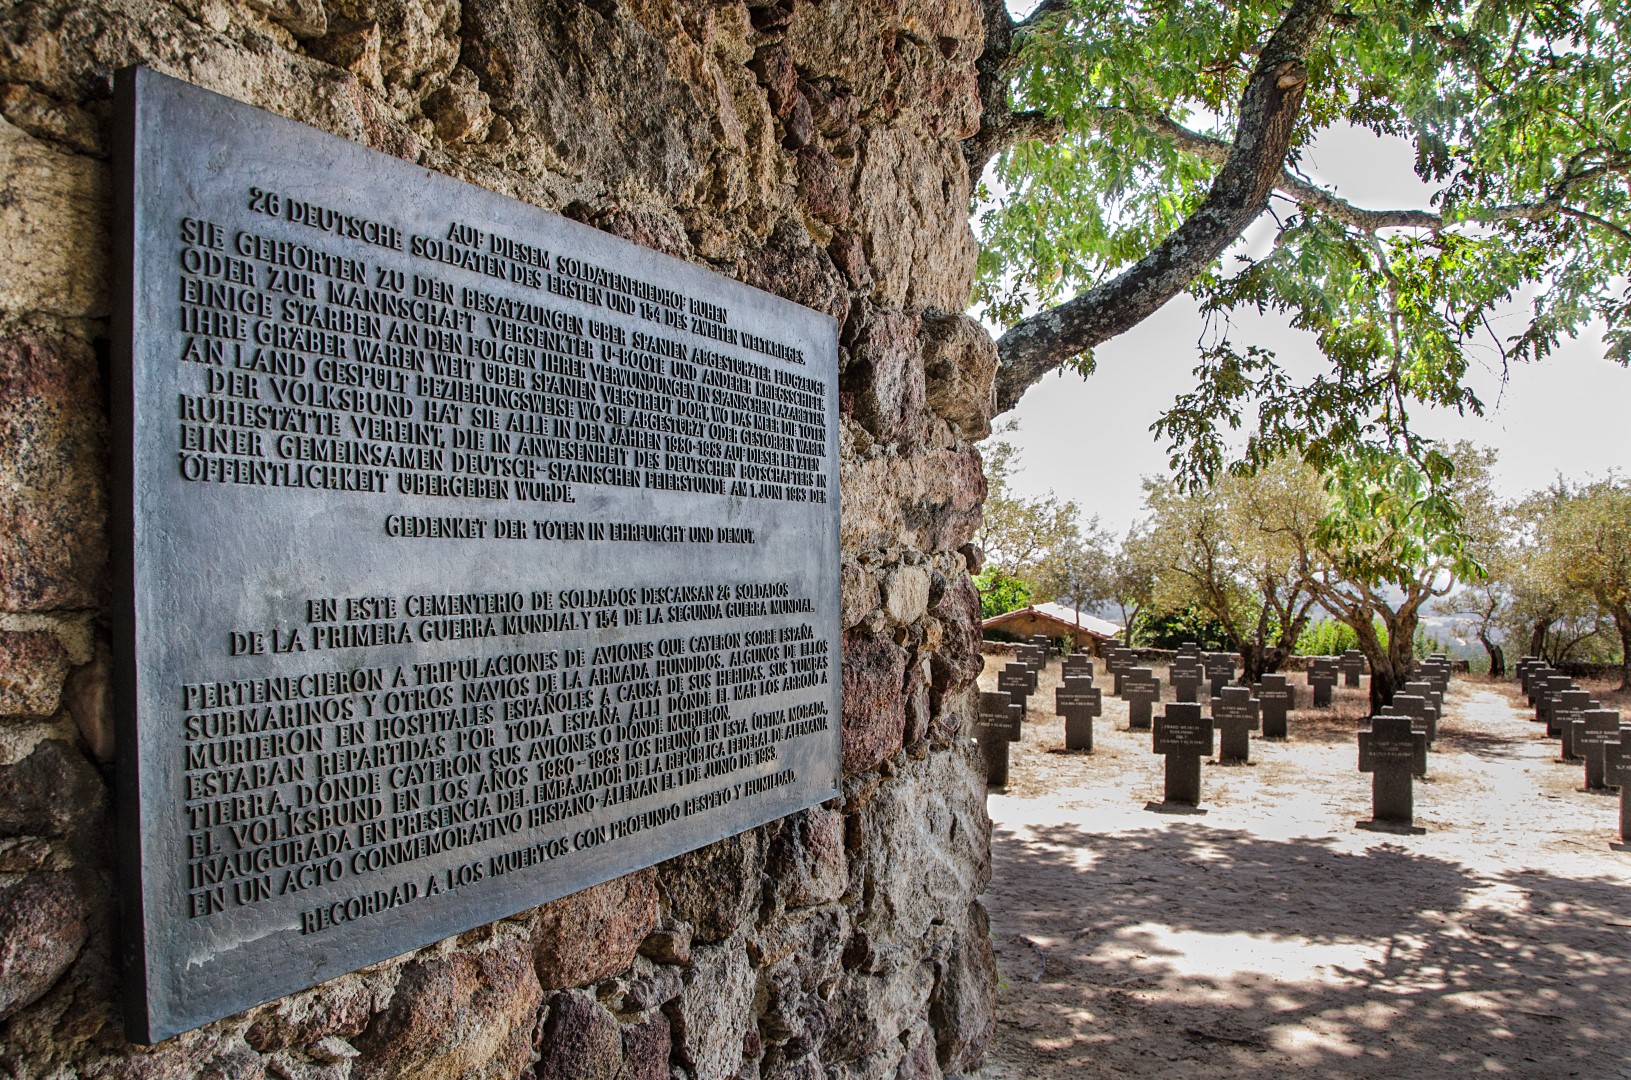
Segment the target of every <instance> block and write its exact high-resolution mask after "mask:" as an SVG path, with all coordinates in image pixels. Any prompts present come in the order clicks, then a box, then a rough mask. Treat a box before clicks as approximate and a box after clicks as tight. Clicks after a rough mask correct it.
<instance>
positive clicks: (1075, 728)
mask: <svg viewBox="0 0 1631 1080" xmlns="http://www.w3.org/2000/svg"><path fill="white" fill-rule="evenodd" d="M1053 711H1054V712H1055V713H1057V714H1058V715H1060V716H1062V717H1064V718H1065V749H1066V750H1092V749H1093V718H1094V717H1095V716H1100V715H1103V713H1104V691H1102V690H1100V689H1099V688H1098V687H1097V686H1094V685H1093V678H1092V676H1086V677H1081V678H1078V677H1075V676H1069V677H1067V678H1066V679H1065V681H1064V682H1062V683H1060V684H1059V689H1057V690H1055V691H1054V692H1053Z"/></svg>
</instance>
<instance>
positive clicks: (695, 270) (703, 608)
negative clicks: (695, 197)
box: [113, 69, 839, 1041]
mask: <svg viewBox="0 0 1631 1080" xmlns="http://www.w3.org/2000/svg"><path fill="white" fill-rule="evenodd" d="M117 96H118V103H117V104H118V115H119V118H120V124H121V125H122V127H121V128H120V136H119V142H120V144H121V145H120V146H119V148H118V149H119V170H120V171H119V181H118V195H119V204H120V215H121V221H120V238H121V243H122V244H123V245H124V247H123V251H122V252H121V253H120V254H119V255H118V257H117V260H116V261H117V262H118V263H119V265H120V269H121V273H122V274H123V275H124V278H123V281H122V282H121V284H120V286H119V288H118V290H117V292H118V294H119V295H120V297H121V303H124V304H127V305H128V307H126V308H125V310H124V311H123V312H122V313H121V314H120V316H119V317H118V318H117V319H116V320H115V321H116V330H115V333H116V335H117V346H116V349H117V351H116V355H115V359H114V363H113V368H114V378H113V384H114V391H113V393H114V399H113V400H114V413H115V416H116V424H117V425H118V430H117V431H116V442H115V447H116V453H115V457H116V459H117V460H118V467H119V469H120V470H121V472H122V475H120V476H119V477H118V478H117V479H118V487H119V491H120V494H119V496H118V498H119V500H120V502H119V503H118V504H116V510H115V514H114V517H115V519H116V521H118V523H119V528H120V529H121V530H122V532H123V535H122V536H121V537H119V539H118V547H119V549H120V553H121V554H120V559H121V562H122V567H121V583H120V592H121V601H120V603H121V606H122V608H123V610H122V611H121V612H120V614H119V623H120V625H119V626H118V632H117V634H116V637H117V638H118V640H119V649H120V657H119V665H118V667H119V683H120V698H121V725H122V726H121V735H120V739H121V741H120V744H119V764H120V769H121V777H120V780H121V787H120V790H121V798H120V810H119V824H120V829H121V849H122V852H123V857H124V862H123V867H124V872H123V879H122V880H123V885H122V890H123V893H124V898H125V909H126V921H125V939H124V954H125V956H126V958H127V968H126V986H127V988H128V996H129V1004H128V1014H129V1032H130V1034H131V1036H132V1037H133V1038H136V1039H142V1040H148V1041H152V1040H156V1039H160V1038H163V1037H165V1036H168V1035H171V1034H173V1033H175V1032H178V1031H183V1030H186V1029H188V1028H191V1027H195V1026H197V1025H199V1024H201V1023H204V1022H206V1021H209V1020H211V1019H214V1018H217V1017H220V1016H224V1015H227V1014H230V1013H234V1012H238V1011H240V1010H242V1009H245V1008H247V1007H249V1006H251V1005H255V1004H257V1003H259V1002H263V1001H266V1000H268V999H271V998H275V997H278V996H280V995H283V994H287V993H290V992H293V991H296V990H299V989H301V988H303V987H306V986H310V985H312V984H313V983H316V982H319V981H321V980H324V979H328V978H331V977H333V976H336V975H340V974H342V973H344V972H347V971H352V970H355V969H357V968H360V967H363V966H365V965H367V964H370V963H374V962H376V961H379V960H382V959H385V958H387V957H390V956H395V955H398V954H400V953H403V952H405V951H408V950H410V949H414V948H416V947H419V946H422V945H425V944H427V943H429V942H432V941H435V940H438V939H440V938H443V937H446V936H448V935H450V934H454V933H458V932H460V931H463V930H466V929H469V928H470V927H474V926H478V925H481V924H483V923H487V922H490V921H492V920H494V919H498V918H502V917H505V916H508V915H511V914H513V913H515V912H517V911H521V910H523V909H525V908H528V907H531V906H533V905H536V904H539V903H542V902H544V901H546V900H550V899H552V898H554V897H558V896H561V895H564V894H566V893H570V892H573V891H576V890H578V889H581V888H584V887H585V886H588V885H591V884H594V883H596V882H599V881H604V880H606V879H608V878H612V877H616V876H617V875H619V874H623V873H626V872H628V871H631V870H634V869H637V868H640V867H644V866H650V865H652V864H653V863H656V862H658V861H660V860H662V859H665V858H668V857H670V856H673V855H675V854H678V853H680V852H684V851H688V850H691V849H693V848H696V847H698V846H700V845H703V844H706V843H708V842H710V841H712V840H716V839H718V838H720V837H723V836H728V835H730V834H733V833H737V832H740V831H742V830H744V829H748V828H751V827H752V826H755V825H758V824H760V823H762V822H765V821H769V820H771V819H773V818H777V817H781V816H783V815H785V814H789V813H792V812H794V811H797V810H799V809H801V808H804V807H808V806H811V805H814V804H816V803H819V802H822V801H823V800H826V799H828V798H831V797H832V796H833V795H835V794H836V793H837V789H838V781H839V628H838V622H839V618H838V611H839V599H838V567H839V556H838V479H837V478H838V463H837V459H838V451H837V435H836V416H837V392H836V382H837V328H836V324H835V323H834V321H833V320H832V319H831V318H829V317H828V316H826V315H823V314H820V313H818V312H815V311H811V310H809V309H807V308H804V307H800V306H799V305H796V304H793V303H791V302H789V301H786V300H783V299H780V298H778V297H775V296H772V295H770V294H768V293H765V292H761V291H759V290H757V289H753V288H750V287H748V286H746V285H742V284H740V283H738V282H735V281H731V280H729V279H728V278H725V277H722V276H720V275H718V274H715V273H712V272H710V271H707V270H704V269H702V268H700V267H697V266H693V265H691V264H690V263H686V262H682V261H680V260H678V259H674V258H670V257H668V256H666V255H661V254H658V253H656V252H653V251H649V250H646V249H644V248H641V247H638V246H636V245H634V244H630V243H628V242H625V241H623V240H619V239H617V238H614V237H611V236H608V235H606V234H604V233H601V232H598V231H596V230H594V229H591V228H587V227H585V226H582V225H579V224H576V223H574V222H571V221H568V220H566V219H564V218H562V217H559V216H558V215H555V214H551V213H546V212H544V211H542V210H539V209H536V208H535V207H532V206H528V205H525V204H523V203H520V202H517V201H515V200H513V199H508V198H504V197H502V196H499V195H495V194H493V193H491V192H488V191H485V190H483V189H480V188H476V187H473V186H471V185H468V184H464V183H460V182H458V181H456V180H452V179H450V178H448V177H445V176H442V175H439V174H437V173H434V172H430V171H428V170H426V169H423V168H420V167H418V166H415V165H412V164H409V163H408V162H405V161H401V160H398V159H397V158H393V157H390V156H387V155H385V154H382V153H378V152H376V151H373V150H369V149H366V148H365V147H362V146H359V145H356V144H354V143H351V142H347V141H345V140H343V139H339V138H335V137H333V136H331V135H327V134H324V133H322V132H319V131H317V130H315V129H313V128H310V127H306V126H304V125H301V124H297V123H293V122H291V121H288V120H284V119H280V118H278V117H276V116H273V115H271V114H269V113H266V112H262V111H260V110H258V109H254V108H251V107H249V106H247V105H244V104H242V103H240V102H236V101H232V100H230V99H228V98H224V97H220V96H218V95H216V94H213V93H208V92H206V91H203V90H200V89H198V88H196V87H193V86H190V85H188V84H186V83H182V82H178V81H176V80H174V79H170V78H167V77H165V76H162V75H158V74H156V73H154V72H151V71H147V70H141V69H137V70H135V71H131V72H125V73H122V74H121V76H120V81H119V85H118V95H117Z"/></svg>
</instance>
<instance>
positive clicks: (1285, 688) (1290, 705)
mask: <svg viewBox="0 0 1631 1080" xmlns="http://www.w3.org/2000/svg"><path fill="white" fill-rule="evenodd" d="M1257 703H1258V707H1259V708H1260V709H1261V710H1262V714H1263V738H1265V739H1288V738H1290V737H1291V730H1290V722H1289V720H1288V717H1287V714H1288V713H1290V711H1291V710H1292V709H1294V708H1296V707H1297V688H1296V687H1295V686H1293V685H1292V684H1291V683H1290V682H1288V681H1287V680H1286V677H1285V676H1284V675H1278V674H1276V675H1265V676H1263V681H1262V682H1259V683H1258V684H1257Z"/></svg>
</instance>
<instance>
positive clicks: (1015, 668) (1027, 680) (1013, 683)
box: [997, 663, 1036, 704]
mask: <svg viewBox="0 0 1631 1080" xmlns="http://www.w3.org/2000/svg"><path fill="white" fill-rule="evenodd" d="M1035 679H1036V673H1035V672H1033V671H1032V670H1031V669H1030V668H1028V667H1026V666H1025V665H1024V664H1020V663H1011V664H1004V665H1003V668H1002V670H1001V671H999V672H997V689H998V690H1000V691H1002V692H1003V693H1005V694H1010V695H1012V696H1013V699H1014V700H1015V701H1017V702H1020V703H1021V704H1023V703H1024V701H1025V699H1026V698H1027V697H1029V696H1030V694H1031V688H1032V686H1033V685H1034V680H1035Z"/></svg>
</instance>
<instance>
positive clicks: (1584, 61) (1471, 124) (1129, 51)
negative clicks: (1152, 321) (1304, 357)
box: [965, 0, 1631, 485]
mask: <svg viewBox="0 0 1631 1080" xmlns="http://www.w3.org/2000/svg"><path fill="white" fill-rule="evenodd" d="M1626 16H1627V10H1626V0H1584V2H1576V3H1565V2H1546V0H1541V2H1534V0H1486V2H1483V3H1475V4H1462V3H1456V2H1453V0H1409V2H1406V0H1352V2H1349V3H1346V4H1344V5H1342V6H1340V7H1337V6H1336V5H1335V4H1334V3H1333V0H1290V2H1289V3H1287V4H1285V5H1282V4H1281V3H1280V0H1275V2H1273V3H1270V2H1266V0H1230V2H1226V3H1217V2H1215V0H1162V2H1161V3H1149V2H1142V0H1134V2H1132V3H1127V2H1125V0H1115V2H1111V0H1043V2H1042V3H1041V4H1040V5H1039V6H1038V7H1037V8H1036V9H1035V11H1034V12H1033V13H1032V14H1031V15H1029V16H1028V17H1027V18H1025V19H1024V20H1023V21H1015V20H1013V19H1012V18H1011V17H1010V15H1009V12H1008V11H1007V9H1006V7H1005V6H1004V4H1003V3H1002V0H987V19H988V26H987V48H986V54H985V56H984V57H982V59H981V62H980V69H981V76H982V78H981V94H982V101H983V104H984V114H983V123H982V127H981V131H980V133H979V134H978V135H976V136H975V137H974V138H972V139H970V140H969V141H968V142H967V143H965V152H966V154H967V157H968V159H969V165H970V169H971V171H972V173H973V174H974V175H975V177H976V178H980V177H986V178H988V179H991V180H994V181H995V183H994V184H990V185H988V186H985V187H982V188H981V190H980V192H979V198H980V201H981V202H982V204H983V205H985V206H987V209H986V210H985V211H984V212H983V213H982V215H981V216H980V218H979V220H978V223H977V224H978V231H979V234H980V238H981V241H982V245H983V247H982V255H981V266H980V270H981V275H980V279H979V285H978V289H977V292H976V296H975V300H976V303H977V305H979V306H980V307H982V308H983V309H984V311H985V312H986V313H987V315H988V316H989V317H991V318H993V319H994V320H996V321H998V322H1000V323H1001V324H1003V325H1004V326H1006V327H1008V330H1007V332H1006V333H1005V334H1004V335H1003V336H1002V338H1001V339H1000V341H999V351H1000V353H1001V360H1002V363H1001V366H1000V368H999V371H998V399H999V407H1001V408H1004V409H1006V408H1010V407H1012V406H1013V405H1014V404H1015V403H1017V401H1018V400H1019V397H1020V395H1021V394H1023V393H1024V391H1025V389H1026V388H1027V387H1029V386H1031V385H1032V384H1034V383H1035V382H1036V381H1037V380H1038V379H1040V378H1041V377H1042V376H1043V375H1045V374H1047V373H1048V372H1050V371H1052V370H1055V369H1057V368H1060V367H1068V368H1074V369H1077V370H1079V371H1083V372H1087V371H1091V370H1092V367H1093V351H1092V350H1093V347H1094V346H1095V345H1097V344H1099V343H1101V342H1103V341H1105V340H1108V339H1109V338H1111V337H1113V336H1115V335H1116V334H1119V333H1121V332H1123V331H1124V330H1126V329H1128V328H1130V327H1131V326H1132V325H1136V323H1137V322H1139V321H1140V320H1142V319H1143V318H1145V317H1147V316H1148V315H1149V314H1151V313H1152V312H1154V311H1155V310H1158V309H1159V308H1160V306H1161V305H1162V304H1164V303H1165V302H1166V301H1167V300H1169V299H1171V298H1172V297H1173V296H1174V295H1176V294H1177V293H1179V292H1181V291H1187V292H1189V293H1190V294H1191V295H1193V296H1194V297H1195V298H1196V299H1197V300H1198V301H1199V302H1200V304H1201V307H1202V309H1203V311H1205V312H1206V313H1208V314H1209V315H1211V316H1214V317H1216V319H1215V325H1216V326H1218V327H1221V328H1223V330H1222V332H1220V333H1218V334H1217V335H1215V336H1213V337H1211V338H1209V340H1208V343H1207V345H1206V347H1205V348H1204V349H1202V351H1201V352H1200V354H1199V357H1200V360H1199V365H1198V366H1197V368H1196V376H1197V379H1196V384H1197V389H1196V390H1194V391H1193V392H1191V393H1187V394H1185V395H1183V396H1181V397H1180V398H1179V399H1178V400H1177V401H1176V403H1175V405H1174V407H1173V408H1172V410H1170V411H1169V412H1168V413H1166V414H1165V415H1163V416H1162V417H1161V418H1160V420H1159V421H1158V422H1157V424H1156V425H1155V426H1156V428H1157V430H1158V431H1159V432H1161V433H1162V434H1164V435H1165V436H1167V437H1168V438H1170V440H1171V442H1172V446H1173V453H1174V464H1175V465H1176V466H1178V467H1179V468H1180V469H1181V470H1182V471H1184V472H1185V473H1187V474H1188V475H1189V476H1191V477H1192V478H1193V477H1199V476H1210V475H1214V474H1215V473H1216V472H1217V471H1218V469H1219V468H1221V467H1222V466H1224V465H1226V464H1228V462H1227V461H1226V458H1228V457H1229V456H1230V450H1229V448H1228V446H1227V445H1226V442H1225V439H1226V437H1227V433H1228V431H1229V430H1230V429H1232V428H1235V427H1238V426H1241V425H1243V424H1250V425H1251V427H1252V430H1251V431H1250V433H1249V434H1250V437H1249V439H1248V441H1247V443H1246V446H1245V451H1244V455H1243V459H1244V461H1245V462H1246V463H1247V464H1252V465H1255V464H1261V463H1263V462H1266V461H1267V460H1269V459H1271V458H1272V457H1274V456H1276V455H1278V454H1282V453H1286V452H1290V453H1294V454H1297V455H1300V456H1303V457H1304V458H1306V459H1307V460H1308V461H1309V462H1310V463H1311V464H1313V465H1315V466H1316V467H1318V468H1321V469H1326V468H1329V467H1331V466H1333V465H1335V464H1337V463H1338V462H1340V461H1341V460H1342V459H1344V458H1345V457H1348V456H1349V455H1350V454H1351V453H1352V452H1353V450H1354V448H1355V447H1358V446H1366V445H1368V446H1370V447H1372V448H1375V447H1386V448H1388V449H1390V450H1397V451H1402V452H1404V453H1406V454H1407V455H1409V456H1410V457H1413V458H1415V459H1416V460H1417V462H1418V465H1420V466H1422V467H1424V469H1425V474H1424V476H1425V479H1426V480H1427V482H1428V483H1429V484H1430V485H1436V484H1437V483H1438V482H1439V481H1441V480H1442V479H1443V478H1444V477H1445V476H1446V475H1447V467H1446V461H1445V459H1444V458H1443V457H1442V456H1439V457H1434V456H1433V455H1432V454H1430V453H1428V451H1427V448H1426V445H1425V444H1424V443H1423V441H1422V440H1420V439H1418V438H1417V437H1416V436H1415V435H1414V434H1413V433H1412V432H1411V431H1410V428H1409V417H1410V412H1411V410H1412V409H1415V408H1417V407H1419V406H1425V405H1433V406H1442V407H1446V408H1451V409H1457V410H1463V411H1468V412H1474V413H1477V412H1480V411H1481V410H1482V408H1483V404H1482V402H1481V401H1480V400H1479V399H1478V397H1477V396H1476V395H1475V393H1474V392H1473V390H1472V389H1471V388H1470V387H1469V385H1468V382H1467V378H1466V376H1467V372H1468V366H1469V362H1470V360H1471V358H1472V357H1473V356H1474V355H1475V351H1476V350H1477V349H1479V348H1480V347H1491V348H1493V349H1495V350H1498V352H1499V355H1500V357H1501V358H1502V360H1503V362H1507V363H1510V362H1517V361H1527V360H1536V359H1540V358H1543V357H1545V356H1546V355H1547V353H1549V352H1550V351H1551V350H1552V349H1553V348H1554V347H1555V346H1556V345H1557V343H1558V342H1559V340H1560V339H1561V338H1563V337H1564V336H1567V335H1573V334H1576V333H1579V332H1580V331H1581V330H1582V329H1584V328H1585V327H1586V326H1587V325H1588V324H1589V323H1591V322H1592V321H1593V320H1602V322H1603V323H1604V324H1606V326H1607V341H1608V344H1609V348H1610V351H1611V355H1612V356H1613V357H1614V358H1615V359H1617V360H1618V361H1620V362H1622V363H1624V362H1626V361H1627V360H1628V358H1631V291H1628V290H1627V286H1626V276H1627V274H1628V271H1631V231H1628V228H1627V225H1628V223H1631V213H1628V200H1631V192H1628V179H1631V32H1628V28H1626V27H1625V22H1626ZM1342 124H1349V125H1357V126H1360V127H1363V128H1368V129H1370V130H1372V131H1375V132H1377V133H1379V134H1385V135H1390V136H1398V137H1402V138H1404V139H1407V140H1409V142H1410V143H1411V144H1412V145H1413V146H1414V148H1415V155H1416V172H1417V174H1418V175H1419V176H1420V177H1421V179H1422V180H1423V181H1425V182H1426V183H1427V184H1429V185H1430V186H1431V189H1432V196H1431V199H1430V200H1429V201H1427V202H1426V203H1425V204H1424V205H1419V206H1404V207H1364V206H1359V205H1356V204H1355V203H1353V202H1351V201H1349V200H1348V199H1346V198H1344V196H1343V192H1342V190H1341V189H1340V186H1338V187H1336V188H1332V187H1328V186H1325V185H1323V184H1319V183H1316V182H1314V181H1313V180H1311V179H1309V177H1308V176H1307V175H1305V174H1304V173H1303V172H1302V171H1301V170H1300V168H1299V160H1300V156H1301V153H1302V151H1303V150H1305V149H1306V148H1307V147H1308V146H1309V144H1310V143H1311V141H1312V140H1313V139H1314V138H1315V137H1316V136H1317V135H1318V133H1319V132H1320V131H1322V130H1324V129H1327V128H1330V127H1332V126H1333V125H1342ZM993 161H994V168H993V169H992V170H991V171H989V172H987V170H986V166H987V164H988V163H991V162H993ZM1265 212H1266V213H1271V214H1273V215H1274V219H1275V221H1276V224H1277V225H1278V235H1277V236H1276V238H1275V241H1274V245H1273V248H1272V250H1271V251H1270V252H1268V253H1267V254H1265V255H1262V256H1261V257H1253V258H1246V257H1242V258H1240V259H1239V260H1238V261H1231V262H1229V263H1227V264H1225V262H1224V261H1223V260H1222V259H1221V258H1220V256H1221V255H1222V254H1223V253H1224V252H1225V251H1226V250H1227V249H1229V247H1230V246H1231V245H1232V244H1233V243H1234V241H1235V240H1236V239H1237V238H1238V237H1239V235H1240V233H1241V231H1242V230H1243V229H1244V228H1245V227H1246V226H1247V225H1248V224H1250V223H1251V222H1252V221H1254V220H1256V219H1257V218H1259V217H1260V216H1261V215H1262V214H1263V213H1265ZM1514 307H1517V308H1520V309H1522V310H1524V311H1526V314H1527V318H1526V319H1525V321H1524V323H1525V324H1524V326H1523V328H1522V329H1521V330H1520V331H1519V332H1518V333H1516V334H1511V335H1502V334H1500V333H1498V332H1497V331H1495V330H1494V329H1492V319H1493V318H1494V317H1495V316H1496V315H1497V314H1499V313H1501V312H1503V311H1505V310H1508V309H1511V308H1514ZM1236 309H1251V310H1257V311H1263V310H1273V311H1276V312H1281V313H1284V314H1285V315H1287V316H1288V317H1289V318H1290V321H1291V322H1292V324H1293V325H1295V326H1297V327H1300V328H1304V329H1307V330H1309V331H1311V332H1313V333H1314V334H1315V335H1316V337H1317V340H1318V342H1319V346H1320V348H1321V349H1322V350H1323V353H1324V355H1325V358H1326V360H1327V361H1328V366H1327V367H1326V369H1325V370H1324V371H1323V372H1321V373H1319V374H1317V375H1315V376H1314V377H1312V378H1311V379H1307V380H1302V381H1299V379H1298V378H1296V377H1294V376H1293V375H1292V374H1291V373H1290V372H1288V370H1287V369H1286V368H1285V367H1284V366H1283V365H1282V364H1281V363H1280V361H1279V359H1278V358H1277V357H1275V356H1274V355H1273V354H1272V353H1269V352H1266V351H1264V350H1261V349H1258V348H1255V347H1252V346H1250V345H1246V346H1244V347H1242V346H1240V345H1238V344H1236V343H1235V342H1234V341H1232V340H1231V339H1230V338H1229V337H1228V335H1227V330H1226V327H1227V316H1228V313H1229V312H1231V311H1234V310H1236Z"/></svg>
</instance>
